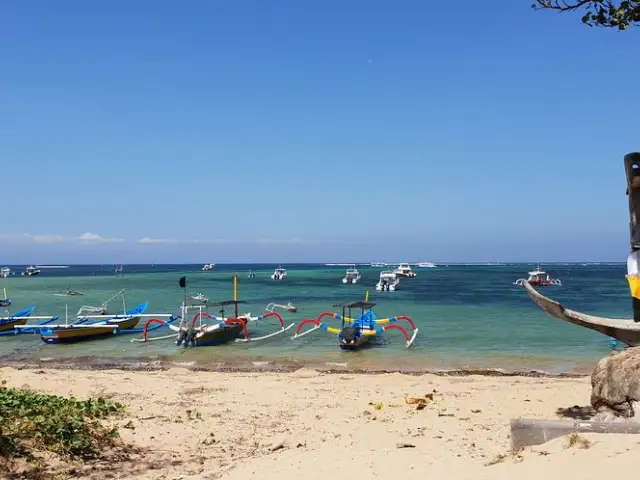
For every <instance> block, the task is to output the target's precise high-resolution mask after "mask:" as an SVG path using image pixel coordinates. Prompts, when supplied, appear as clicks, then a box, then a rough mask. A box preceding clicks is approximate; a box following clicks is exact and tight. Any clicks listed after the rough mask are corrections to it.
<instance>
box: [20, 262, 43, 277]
mask: <svg viewBox="0 0 640 480" xmlns="http://www.w3.org/2000/svg"><path fill="white" fill-rule="evenodd" d="M22 275H26V276H27V277H32V276H34V275H40V269H39V268H38V267H34V266H33V265H30V266H28V267H27V268H26V270H25V271H24V272H22Z"/></svg>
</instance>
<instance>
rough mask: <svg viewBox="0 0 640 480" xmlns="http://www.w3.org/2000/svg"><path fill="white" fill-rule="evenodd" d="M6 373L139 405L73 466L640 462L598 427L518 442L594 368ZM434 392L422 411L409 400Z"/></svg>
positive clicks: (605, 466) (317, 475) (352, 470)
mask: <svg viewBox="0 0 640 480" xmlns="http://www.w3.org/2000/svg"><path fill="white" fill-rule="evenodd" d="M0 379H2V380H6V381H7V385H8V386H12V387H22V386H24V387H28V388H31V389H36V390H39V391H43V392H47V393H55V394H59V395H65V396H71V395H73V396H76V397H78V398H87V397H89V396H93V397H96V396H103V397H106V398H109V399H112V400H117V401H119V402H122V403H125V404H126V405H127V412H126V414H125V416H124V417H123V418H119V419H118V420H117V424H118V425H120V426H121V429H120V432H121V437H122V439H123V440H124V442H126V443H128V444H131V445H133V446H134V447H135V448H134V451H133V453H131V454H130V455H128V456H125V457H122V458H121V459H120V461H119V462H118V463H117V464H114V463H110V462H106V461H101V462H93V463H87V464H80V463H79V464H77V465H76V466H75V467H76V468H75V470H71V471H69V470H68V469H67V471H66V473H65V474H66V475H67V477H66V478H91V479H104V478H131V479H134V478H135V479H166V480H169V479H182V480H186V479H218V478H221V479H229V480H231V479H252V478H256V479H258V478H259V479H264V480H269V479H281V478H304V479H325V478H331V477H337V476H338V475H341V476H342V475H344V474H345V472H346V473H347V474H348V475H354V476H355V475H357V476H358V478H360V479H369V478H392V477H394V478H402V479H421V480H423V479H424V478H425V476H428V477H430V478H438V479H449V478H450V479H463V478H469V479H502V478H504V479H507V478H513V476H514V475H518V477H519V478H523V479H534V478H535V479H539V478H544V476H547V477H548V478H559V477H560V476H561V475H563V476H564V475H568V476H569V477H570V478H575V479H591V478H593V479H596V478H597V479H601V478H603V476H606V475H610V474H611V472H612V471H615V469H618V471H624V470H623V469H624V468H625V467H628V468H629V469H632V468H634V465H635V463H636V462H637V461H636V456H635V455H633V453H632V450H634V449H637V448H638V444H639V443H640V437H639V436H636V435H612V434H607V435H603V434H601V435H597V434H587V435H583V437H584V438H585V439H586V440H588V442H589V443H588V444H586V445H585V444H583V443H579V444H577V445H574V446H569V442H568V439H567V437H563V438H558V439H555V440H552V441H550V442H548V443H545V444H544V445H539V446H535V447H528V448H526V449H524V450H523V451H521V452H520V453H518V454H516V455H513V454H512V453H511V452H510V443H509V420H510V419H511V418H515V417H522V418H546V419H555V418H562V416H561V415H560V414H559V412H560V411H561V409H565V408H569V407H573V406H574V405H578V406H586V405H588V404H589V395H590V384H589V378H588V377H580V378H529V377H489V376H479V375H471V376H440V375H433V374H425V375H419V376H416V375H405V374H400V373H392V374H381V375H370V374H349V373H321V372H318V371H315V370H308V369H301V370H298V371H296V372H293V373H219V372H195V371H190V370H188V369H185V368H172V369H169V370H165V371H156V372H131V371H119V370H107V371H90V370H57V369H17V368H15V367H4V368H1V369H0ZM427 394H432V396H433V400H428V401H427V405H426V407H425V408H422V409H417V407H416V405H415V404H409V403H407V401H406V398H405V397H407V396H408V397H420V396H421V397H425V395H427ZM428 396H429V397H431V395H428ZM125 426H126V427H125ZM402 444H408V445H405V446H402ZM569 477H567V478H569ZM3 478H7V477H3ZM60 478H65V477H60Z"/></svg>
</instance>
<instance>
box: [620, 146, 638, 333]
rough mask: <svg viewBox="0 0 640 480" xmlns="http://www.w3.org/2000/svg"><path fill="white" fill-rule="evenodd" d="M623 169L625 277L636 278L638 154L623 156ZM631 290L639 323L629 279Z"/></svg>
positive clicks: (634, 316) (635, 314)
mask: <svg viewBox="0 0 640 480" xmlns="http://www.w3.org/2000/svg"><path fill="white" fill-rule="evenodd" d="M624 169H625V173H626V177H627V195H628V196H629V237H630V238H629V240H630V242H629V243H630V244H631V253H630V254H629V257H628V259H627V275H628V276H633V277H635V276H637V275H638V274H639V273H640V272H639V271H638V268H639V267H640V265H638V263H639V262H640V225H638V215H639V214H640V153H638V152H634V153H628V154H627V155H625V156H624ZM628 280H629V286H630V288H631V302H632V306H633V319H634V321H636V322H640V298H638V297H637V296H636V295H638V293H636V292H634V290H635V289H634V288H633V286H634V283H633V281H632V279H629V278H628Z"/></svg>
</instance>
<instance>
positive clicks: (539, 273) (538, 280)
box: [513, 265, 562, 287]
mask: <svg viewBox="0 0 640 480" xmlns="http://www.w3.org/2000/svg"><path fill="white" fill-rule="evenodd" d="M528 275H529V276H528V277H527V278H526V279H524V278H519V279H517V280H516V281H515V282H513V284H514V285H523V284H524V282H525V280H526V281H527V282H528V283H529V284H531V285H534V286H536V287H549V286H551V285H562V282H561V281H560V279H558V278H551V276H550V275H549V274H548V273H547V272H545V271H544V270H542V269H540V265H538V266H536V269H535V270H532V271H530V272H529V273H528Z"/></svg>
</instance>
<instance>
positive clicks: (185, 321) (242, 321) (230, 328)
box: [131, 275, 294, 347]
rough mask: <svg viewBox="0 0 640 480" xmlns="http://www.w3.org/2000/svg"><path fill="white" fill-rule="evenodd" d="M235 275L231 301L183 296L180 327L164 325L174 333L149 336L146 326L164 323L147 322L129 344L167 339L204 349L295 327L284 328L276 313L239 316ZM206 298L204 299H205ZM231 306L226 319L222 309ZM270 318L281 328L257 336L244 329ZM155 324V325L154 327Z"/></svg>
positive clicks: (247, 340) (183, 284) (250, 339)
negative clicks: (216, 312)
mask: <svg viewBox="0 0 640 480" xmlns="http://www.w3.org/2000/svg"><path fill="white" fill-rule="evenodd" d="M237 281H238V277H237V275H236V276H234V278H233V293H234V295H233V296H234V299H233V300H226V301H223V302H209V301H208V300H202V299H199V298H195V297H189V296H187V295H186V294H185V297H184V301H183V302H182V305H181V308H180V310H181V321H180V324H179V325H171V324H167V326H168V327H169V329H171V330H173V331H174V332H175V333H172V334H169V335H164V336H161V337H155V338H152V337H148V336H147V332H148V330H149V327H151V326H152V325H153V326H156V327H159V326H163V325H165V324H166V322H164V321H163V320H158V319H149V320H147V322H146V323H145V325H144V328H143V333H142V338H135V339H132V340H131V341H132V342H150V341H154V340H164V339H168V338H175V339H176V340H175V343H176V345H177V346H180V345H184V347H189V346H191V347H205V346H213V345H220V344H223V343H228V342H253V341H257V340H264V339H267V338H271V337H273V336H275V335H279V334H281V333H284V332H285V331H287V330H289V329H290V328H292V327H293V326H294V324H293V323H292V324H290V325H289V326H285V324H284V320H282V317H281V316H280V314H279V313H277V312H269V313H266V314H264V315H258V316H254V317H252V316H251V314H249V313H246V314H244V315H238V305H239V304H242V303H245V302H242V301H239V300H237V298H238V290H237V285H238V284H237ZM179 283H180V286H181V287H183V288H185V289H186V278H185V277H182V278H181V279H180V282H179ZM205 298H206V297H205ZM189 301H196V302H197V303H196V304H195V305H194V304H191V305H189V304H188V302H189ZM231 305H233V307H234V315H233V317H225V307H228V306H231ZM208 307H220V310H219V312H220V316H215V315H212V314H211V313H209V312H208V311H207V309H208ZM194 311H195V312H197V313H195V315H194V316H193V318H192V319H191V320H189V315H190V312H194ZM269 317H276V318H277V319H278V321H279V323H280V328H279V329H278V330H277V331H275V332H272V333H269V334H267V335H263V336H260V337H250V336H249V331H248V329H247V324H248V323H249V322H256V321H261V320H266V319H267V318H269ZM154 324H156V325H154Z"/></svg>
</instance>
